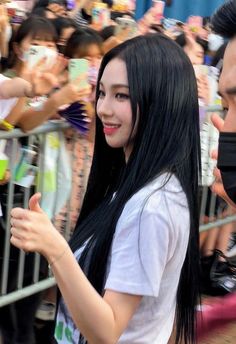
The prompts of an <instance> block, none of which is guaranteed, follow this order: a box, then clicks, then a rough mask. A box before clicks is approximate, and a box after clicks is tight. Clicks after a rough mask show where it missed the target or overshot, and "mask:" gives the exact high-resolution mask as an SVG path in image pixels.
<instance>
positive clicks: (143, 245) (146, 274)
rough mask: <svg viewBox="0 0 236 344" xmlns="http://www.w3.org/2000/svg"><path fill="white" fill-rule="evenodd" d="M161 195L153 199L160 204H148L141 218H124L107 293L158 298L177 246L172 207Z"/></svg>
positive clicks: (121, 222)
mask: <svg viewBox="0 0 236 344" xmlns="http://www.w3.org/2000/svg"><path fill="white" fill-rule="evenodd" d="M161 194H162V192H161V191H160V192H158V195H154V196H152V197H158V202H157V199H155V202H152V201H150V202H148V203H147V204H146V205H145V207H144V208H143V209H142V212H140V211H139V212H138V213H139V214H138V216H131V217H129V216H128V218H127V216H126V219H122V215H121V218H120V219H121V221H120V220H119V221H118V224H117V229H116V233H115V236H114V240H113V244H112V251H111V262H110V271H109V273H108V277H107V281H106V285H105V289H110V290H114V291H118V292H123V293H128V294H134V295H142V296H154V297H157V296H158V294H159V288H160V283H161V279H162V275H163V272H164V269H165V266H166V264H167V262H168V260H169V259H170V256H171V255H172V254H173V252H174V246H175V242H176V241H175V238H174V230H173V224H172V223H171V221H170V216H169V211H168V207H167V206H166V202H165V200H164V197H161ZM131 212H132V210H131ZM134 213H136V214H137V211H134ZM122 214H123V213H122ZM140 214H141V216H140Z"/></svg>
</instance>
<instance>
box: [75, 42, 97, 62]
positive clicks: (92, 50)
mask: <svg viewBox="0 0 236 344" xmlns="http://www.w3.org/2000/svg"><path fill="white" fill-rule="evenodd" d="M73 58H74V59H80V58H83V59H86V60H88V61H89V64H90V66H92V67H97V66H98V67H99V65H100V62H101V58H102V54H101V48H100V47H99V45H98V44H95V43H93V44H90V45H89V46H88V47H86V51H85V53H84V54H81V52H80V51H77V52H75V54H74V55H73Z"/></svg>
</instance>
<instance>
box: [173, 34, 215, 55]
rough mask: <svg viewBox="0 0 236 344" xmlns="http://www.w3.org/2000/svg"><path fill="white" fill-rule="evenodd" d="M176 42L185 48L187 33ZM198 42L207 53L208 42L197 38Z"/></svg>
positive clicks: (178, 37) (181, 35) (177, 38)
mask: <svg viewBox="0 0 236 344" xmlns="http://www.w3.org/2000/svg"><path fill="white" fill-rule="evenodd" d="M175 42H176V43H177V44H179V45H180V46H181V47H184V46H185V45H186V44H187V41H186V35H185V33H184V32H183V33H181V34H180V35H179V36H177V37H176V39H175ZM196 42H197V43H198V44H199V45H200V46H201V47H202V48H203V50H204V51H205V52H206V51H207V50H208V42H207V41H206V40H205V39H202V38H200V37H198V36H197V37H196Z"/></svg>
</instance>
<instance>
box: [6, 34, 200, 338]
mask: <svg viewBox="0 0 236 344" xmlns="http://www.w3.org/2000/svg"><path fill="white" fill-rule="evenodd" d="M96 113H97V123H96V139H95V151H94V158H93V163H92V167H91V172H90V177H89V182H88V186H87V192H86V195H85V198H84V203H83V207H82V210H81V214H80V216H79V219H78V222H77V225H76V229H75V232H74V234H73V237H72V239H71V241H70V246H69V245H68V244H67V243H66V241H65V240H64V238H63V237H61V236H60V234H59V233H58V232H57V231H56V229H55V228H54V227H53V225H52V224H51V222H50V221H49V220H48V218H47V216H46V215H45V214H44V213H43V211H42V210H41V208H40V206H39V203H38V202H39V199H40V194H36V195H34V196H33V197H32V198H31V200H30V204H29V208H30V209H29V210H26V209H19V208H17V209H13V210H12V219H11V224H12V228H11V233H12V237H11V242H12V244H14V245H16V246H17V247H19V248H22V249H24V250H26V251H37V252H39V253H41V254H42V255H44V256H45V257H46V258H47V260H48V262H49V264H50V265H51V269H52V271H53V274H54V276H55V278H56V280H57V284H58V287H59V289H60V292H61V298H60V301H59V307H58V314H57V322H56V330H55V338H56V340H57V342H58V343H84V342H88V343H90V344H91V343H94V344H98V343H119V344H121V343H122V344H124V343H126V344H135V343H142V344H145V343H147V344H150V343H152V344H153V343H156V344H167V342H168V340H169V338H170V335H171V332H172V329H173V324H174V322H175V324H176V343H180V342H181V340H183V342H184V343H185V344H186V343H194V341H195V338H194V330H195V314H194V313H195V305H196V302H197V297H198V263H199V257H198V255H199V250H198V215H199V214H198V204H197V199H198V194H197V193H198V177H199V171H200V166H199V165H200V156H199V155H200V149H199V115H198V99H197V85H196V81H195V77H194V72H193V68H192V65H191V63H190V61H189V59H188V58H187V57H186V55H185V54H184V52H183V51H182V49H181V48H180V47H178V46H177V45H176V44H175V43H174V42H172V41H171V40H170V39H168V38H166V37H164V36H162V35H158V34H153V35H147V36H140V37H137V38H134V39H132V40H129V41H127V42H125V43H123V44H121V45H119V46H118V47H116V48H114V49H113V50H111V51H110V52H108V53H107V54H106V55H105V57H104V58H103V61H102V64H101V68H100V73H99V78H98V86H97V100H96Z"/></svg>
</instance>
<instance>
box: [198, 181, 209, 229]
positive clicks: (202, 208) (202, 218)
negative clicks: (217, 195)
mask: <svg viewBox="0 0 236 344" xmlns="http://www.w3.org/2000/svg"><path fill="white" fill-rule="evenodd" d="M207 194H208V187H207V186H202V197H201V198H202V199H201V206H200V224H203V223H204V221H205V213H206V204H207Z"/></svg>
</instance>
